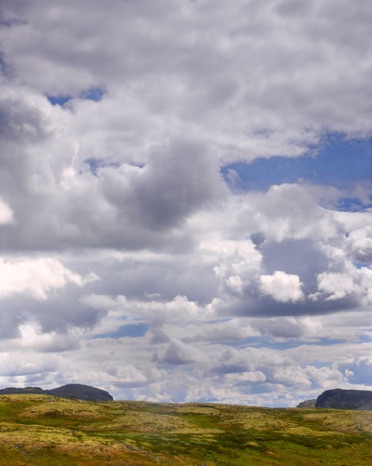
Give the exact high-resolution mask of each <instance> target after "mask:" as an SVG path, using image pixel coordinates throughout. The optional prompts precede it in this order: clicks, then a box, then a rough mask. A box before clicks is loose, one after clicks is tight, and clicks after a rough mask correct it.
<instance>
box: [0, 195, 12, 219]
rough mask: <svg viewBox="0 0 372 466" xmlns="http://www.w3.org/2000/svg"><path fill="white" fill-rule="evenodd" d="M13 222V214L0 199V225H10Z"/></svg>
mask: <svg viewBox="0 0 372 466" xmlns="http://www.w3.org/2000/svg"><path fill="white" fill-rule="evenodd" d="M13 220H14V217H13V212H12V210H11V209H10V207H9V206H8V204H6V203H5V202H4V201H2V200H1V199H0V225H6V224H7V223H12V222H13Z"/></svg>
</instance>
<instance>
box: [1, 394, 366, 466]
mask: <svg viewBox="0 0 372 466" xmlns="http://www.w3.org/2000/svg"><path fill="white" fill-rule="evenodd" d="M0 464H7V465H12V466H21V465H22V466H25V465H37V466H44V465H45V466H60V465H76V466H87V465H93V466H94V465H97V466H98V465H100V466H102V465H111V466H119V465H126V466H131V465H138V466H146V465H152V464H159V465H161V464H164V465H185V466H186V465H187V466H202V465H203V466H212V465H226V466H233V465H239V466H247V465H283V466H291V465H293V466H298V465H299V464H301V465H312V466H320V465H338V466H342V465H350V466H351V465H352V466H358V465H366V464H372V411H355V410H354V411H351V410H350V411H349V410H342V411H339V410H334V409H333V410H332V409H319V408H309V409H299V408H258V407H247V406H235V405H219V404H199V403H191V404H155V403H147V402H136V401H112V402H89V401H81V400H68V399H62V398H56V397H52V396H45V395H34V394H33V395H24V394H23V395H3V396H1V397H0Z"/></svg>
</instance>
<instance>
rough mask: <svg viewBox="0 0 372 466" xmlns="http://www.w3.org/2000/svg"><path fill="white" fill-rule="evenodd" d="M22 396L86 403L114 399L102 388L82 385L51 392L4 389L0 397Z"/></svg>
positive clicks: (32, 389) (29, 388)
mask: <svg viewBox="0 0 372 466" xmlns="http://www.w3.org/2000/svg"><path fill="white" fill-rule="evenodd" d="M22 394H28V395H30V394H35V395H52V396H58V397H60V398H71V399H76V400H86V401H112V400H113V399H114V398H113V397H112V396H111V395H110V393H109V392H106V390H102V389H101V388H95V387H91V386H89V385H81V384H77V383H76V384H75V383H71V384H67V385H63V386H62V387H58V388H53V389H51V390H43V389H42V388H39V387H26V388H14V387H9V388H3V389H2V390H0V395H22Z"/></svg>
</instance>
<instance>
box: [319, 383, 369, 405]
mask: <svg viewBox="0 0 372 466" xmlns="http://www.w3.org/2000/svg"><path fill="white" fill-rule="evenodd" d="M315 407H316V408H333V409H367V410H369V409H372V391H369V390H342V389H341V388H336V389H334V390H326V391H325V392H323V393H322V394H321V395H319V396H318V398H317V400H316V403H315Z"/></svg>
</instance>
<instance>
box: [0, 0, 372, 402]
mask: <svg viewBox="0 0 372 466" xmlns="http://www.w3.org/2000/svg"><path fill="white" fill-rule="evenodd" d="M371 20H372V8H371V6H370V5H369V3H368V2H367V1H358V2H347V1H341V2H340V1H339V0H338V1H337V2H336V1H335V0H330V1H328V2H323V1H321V0H312V1H311V2H307V1H293V0H270V1H266V2H259V1H255V0H238V1H235V2H234V3H233V4H229V3H228V2H223V1H212V0H196V1H186V0H176V1H173V0H172V1H170V0H169V1H168V0H164V1H161V2H153V1H150V0H138V1H136V2H132V1H126V2H122V1H119V0H110V1H109V2H106V3H105V4H103V3H102V2H99V1H98V0H93V1H89V2H87V1H85V0H78V1H76V0H75V1H70V0H68V1H65V2H63V4H60V2H56V1H54V0H52V1H50V0H48V1H46V0H35V1H33V2H27V1H26V0H17V1H14V0H3V2H2V5H1V9H0V44H1V53H0V71H1V76H0V81H1V82H0V86H1V90H0V254H1V256H0V303H1V310H0V323H1V334H0V336H1V341H0V360H1V373H0V384H1V385H24V384H27V385H37V384H40V385H42V386H43V387H45V388H48V387H50V386H55V385H58V384H62V383H68V382H74V381H75V382H81V383H91V384H94V385H97V383H99V384H100V385H101V386H103V387H104V388H106V389H108V390H109V391H110V392H112V393H113V394H114V395H115V396H116V397H119V398H136V399H147V400H155V401H197V400H210V401H221V402H231V403H250V404H264V405H293V404H295V403H297V402H298V401H300V400H302V399H304V398H311V397H314V396H315V395H316V394H318V393H319V392H320V391H321V390H323V389H326V388H334V387H335V386H342V387H359V388H366V387H368V386H370V384H371V379H370V376H369V375H368V373H369V369H370V367H371V364H372V359H371V356H370V355H371V340H370V337H371V328H370V327H371V322H370V318H369V313H370V309H371V304H372V287H371V283H372V270H371V258H372V236H371V235H372V229H371V224H372V211H371V204H370V200H371V196H372V192H371V188H370V186H369V184H368V183H366V178H367V179H368V175H367V176H366V173H365V172H364V173H363V174H362V175H361V176H360V177H359V178H358V176H357V174H356V173H354V172H353V175H352V176H354V175H355V178H353V179H351V180H350V183H349V184H345V185H341V184H339V185H337V184H334V185H332V186H330V185H325V184H324V183H322V182H320V181H319V182H318V183H317V182H314V181H311V182H309V181H305V180H304V179H300V178H299V179H295V180H293V176H292V175H293V173H291V172H290V168H288V180H287V181H286V180H284V181H282V182H280V183H277V184H272V185H271V186H269V187H268V188H267V186H266V185H264V183H263V185H262V188H261V189H260V187H259V186H258V187H257V184H255V189H251V188H250V186H249V183H248V182H247V183H244V170H243V169H241V170H240V169H239V166H240V167H243V166H244V164H250V163H252V161H254V160H259V159H262V158H265V159H267V160H268V167H270V165H269V163H270V160H278V157H279V156H281V157H282V159H283V160H284V159H285V160H288V161H289V160H293V159H296V160H298V161H299V163H301V160H303V159H304V158H305V157H309V156H311V157H313V158H314V160H317V154H318V153H319V152H320V150H321V149H324V147H328V152H327V157H328V159H327V160H328V161H332V159H336V158H337V157H338V156H339V154H338V153H337V151H336V150H335V149H334V148H333V147H336V146H332V135H335V134H336V135H338V136H340V135H341V136H342V138H344V140H345V141H347V140H350V139H355V140H358V141H359V140H364V141H365V142H366V144H369V145H370V146H371V143H370V141H371V139H370V138H371V131H372V122H371V115H372V112H371V110H372V109H371V103H370V98H369V96H370V95H371V91H372V89H371V79H370V76H371V60H370V56H371V50H370V47H369V44H368V41H366V39H365V38H366V37H367V34H368V31H369V28H370V23H371ZM327 144H328V146H327ZM371 150H372V149H371ZM361 156H362V155H361V154H360V153H358V152H357V151H356V152H354V153H352V154H350V157H353V160H355V158H358V157H361ZM363 160H365V158H364V159H363ZM233 164H234V165H233ZM239 164H240V165H239ZM314 166H315V167H316V164H315V165H313V167H314ZM252 167H254V165H253V164H252ZM288 167H290V166H289V165H288ZM269 169H270V168H269ZM371 170H372V166H371ZM314 171H315V172H316V168H314ZM283 173H285V170H284V171H282V177H283ZM350 176H351V175H350ZM371 176H372V173H371ZM268 178H269V179H271V176H269V174H268ZM284 178H285V176H284ZM311 180H316V173H312V176H311ZM242 186H244V189H243V188H242ZM346 201H347V202H346ZM340 205H344V206H345V205H348V206H354V208H340ZM325 348H326V350H325Z"/></svg>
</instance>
